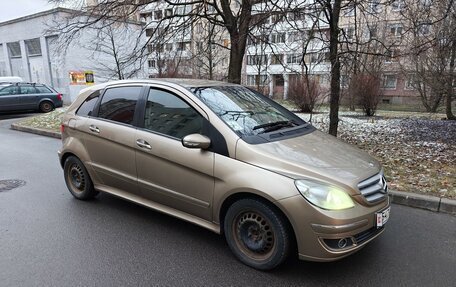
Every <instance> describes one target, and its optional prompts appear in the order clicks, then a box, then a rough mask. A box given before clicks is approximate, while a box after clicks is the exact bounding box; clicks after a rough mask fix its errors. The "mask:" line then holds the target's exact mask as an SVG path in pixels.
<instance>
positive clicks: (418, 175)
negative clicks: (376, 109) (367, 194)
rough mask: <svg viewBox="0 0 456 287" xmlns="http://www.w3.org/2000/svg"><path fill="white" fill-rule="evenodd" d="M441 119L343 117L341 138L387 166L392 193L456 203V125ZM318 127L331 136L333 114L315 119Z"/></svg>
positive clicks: (420, 116) (349, 114)
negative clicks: (425, 194)
mask: <svg viewBox="0 0 456 287" xmlns="http://www.w3.org/2000/svg"><path fill="white" fill-rule="evenodd" d="M300 116H302V117H303V118H304V119H308V118H309V115H300ZM439 118H441V117H439V115H435V114H434V115H429V114H425V113H407V114H406V116H403V115H402V116H401V114H400V113H399V112H395V113H394V114H393V115H392V114H391V113H390V114H383V115H380V116H377V117H373V118H367V117H364V116H360V115H359V114H357V113H354V112H341V113H340V121H339V130H338V132H339V133H338V134H339V138H341V139H342V140H344V141H346V142H348V143H351V144H354V145H357V146H358V147H359V148H361V149H363V150H366V151H367V152H368V153H369V154H371V155H372V156H374V157H376V158H377V159H378V160H379V161H380V162H382V164H383V166H384V169H385V173H386V177H387V179H388V181H389V185H390V188H392V189H394V190H398V191H409V192H419V193H427V194H432V195H435V196H440V197H448V198H456V176H455V175H456V146H455V142H456V122H455V121H446V120H439ZM312 123H313V125H315V127H317V128H319V129H321V130H324V131H327V130H328V125H329V118H328V115H327V114H314V115H313V118H312Z"/></svg>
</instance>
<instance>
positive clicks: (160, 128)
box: [135, 87, 214, 220]
mask: <svg viewBox="0 0 456 287" xmlns="http://www.w3.org/2000/svg"><path fill="white" fill-rule="evenodd" d="M143 111H144V116H143V117H142V122H140V126H141V128H139V129H138V131H137V133H136V137H135V140H136V143H137V146H136V149H137V153H136V163H137V170H138V184H139V187H140V192H141V194H142V196H143V197H145V198H148V199H150V200H153V201H155V202H157V203H160V204H164V205H166V206H169V207H172V208H175V209H178V210H181V211H184V212H186V213H189V214H192V215H196V216H198V217H201V218H204V219H206V220H211V216H212V212H211V205H212V198H213V191H214V153H213V152H212V151H209V150H201V149H189V148H186V147H184V146H183V145H182V143H181V139H182V138H183V137H184V136H186V135H189V134H194V133H202V130H203V125H204V123H205V122H208V121H207V115H206V114H205V113H204V111H203V110H202V109H201V108H199V107H198V106H196V105H195V104H194V103H192V102H191V101H190V100H189V99H188V98H186V97H185V95H184V94H182V93H180V92H179V91H174V90H170V89H167V88H162V87H150V88H149V90H148V91H147V99H146V104H145V109H144V110H143Z"/></svg>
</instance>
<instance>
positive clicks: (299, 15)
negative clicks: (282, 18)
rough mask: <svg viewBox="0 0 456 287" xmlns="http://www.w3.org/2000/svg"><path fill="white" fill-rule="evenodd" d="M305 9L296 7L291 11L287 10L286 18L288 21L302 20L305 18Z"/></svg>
mask: <svg viewBox="0 0 456 287" xmlns="http://www.w3.org/2000/svg"><path fill="white" fill-rule="evenodd" d="M305 15H306V13H305V11H304V9H296V10H294V11H292V12H288V15H287V18H288V19H289V20H290V21H299V20H304V19H305Z"/></svg>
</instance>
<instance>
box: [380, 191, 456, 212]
mask: <svg viewBox="0 0 456 287" xmlns="http://www.w3.org/2000/svg"><path fill="white" fill-rule="evenodd" d="M389 196H390V198H391V201H392V202H393V203H396V204H401V205H406V206H410V207H417V208H422V209H427V210H432V211H435V212H442V213H448V214H453V215H456V200H452V199H448V198H440V197H437V196H431V195H425V194H417V193H411V192H402V191H389Z"/></svg>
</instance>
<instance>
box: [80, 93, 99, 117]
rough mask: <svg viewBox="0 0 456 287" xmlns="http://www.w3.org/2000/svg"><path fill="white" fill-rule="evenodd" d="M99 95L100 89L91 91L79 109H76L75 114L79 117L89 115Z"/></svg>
mask: <svg viewBox="0 0 456 287" xmlns="http://www.w3.org/2000/svg"><path fill="white" fill-rule="evenodd" d="M99 97H100V91H95V92H93V93H92V94H91V95H90V96H88V97H87V99H86V100H85V101H84V102H83V103H82V105H81V106H80V107H79V109H78V110H77V111H76V114H77V115H78V116H81V117H87V116H91V115H92V112H93V108H94V107H95V104H96V103H97V100H98V98H99Z"/></svg>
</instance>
